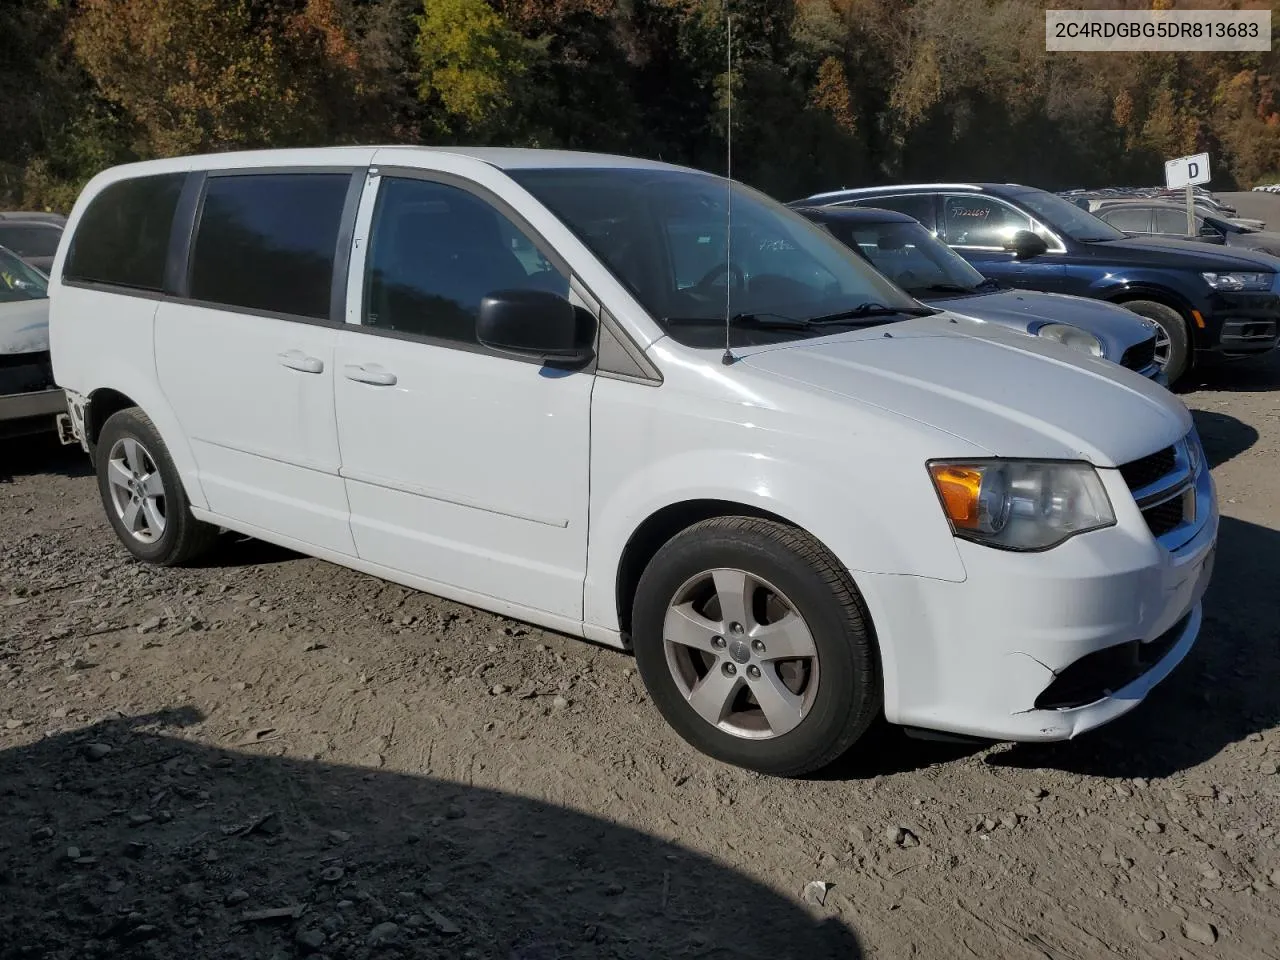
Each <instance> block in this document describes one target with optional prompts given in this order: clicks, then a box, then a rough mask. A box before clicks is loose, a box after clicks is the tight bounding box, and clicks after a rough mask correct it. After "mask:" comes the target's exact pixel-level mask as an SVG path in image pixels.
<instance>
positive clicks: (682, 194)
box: [510, 167, 920, 348]
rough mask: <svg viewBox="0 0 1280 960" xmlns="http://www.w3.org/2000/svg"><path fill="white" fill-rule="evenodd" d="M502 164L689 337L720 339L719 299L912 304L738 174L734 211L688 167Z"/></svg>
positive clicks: (762, 310) (762, 338)
mask: <svg viewBox="0 0 1280 960" xmlns="http://www.w3.org/2000/svg"><path fill="white" fill-rule="evenodd" d="M510 175H511V176H512V177H513V178H514V179H516V180H517V181H519V182H520V184H521V185H522V186H523V187H525V188H526V189H527V190H529V191H530V192H531V193H532V194H533V195H534V196H536V197H537V198H538V199H539V200H540V201H541V202H542V203H544V204H545V205H546V206H547V207H548V208H549V209H550V210H551V211H552V213H554V214H555V215H556V216H557V217H559V218H560V220H562V221H563V222H564V223H565V225H566V226H568V228H569V229H570V230H572V231H573V232H574V233H575V234H576V235H577V236H578V237H579V238H580V239H581V240H582V242H583V243H584V244H586V246H587V247H588V248H590V250H591V251H592V253H594V254H595V255H596V256H597V257H598V258H599V259H600V261H601V263H603V264H604V265H605V266H606V267H607V268H608V269H609V270H610V271H611V272H612V273H613V275H614V276H615V277H617V278H618V280H619V282H620V283H622V284H623V285H624V286H626V287H627V288H628V289H629V290H631V292H632V293H633V294H634V295H635V297H636V299H637V300H638V301H639V303H640V304H641V306H643V307H644V308H645V310H646V311H648V313H649V314H650V315H651V316H652V317H653V318H654V319H655V320H656V321H657V322H658V323H659V324H661V325H662V327H663V328H664V329H665V330H667V332H668V333H670V334H671V336H672V337H673V338H675V339H677V340H679V341H680V342H682V343H686V344H689V345H691V346H697V347H708V348H710V347H715V346H716V345H723V344H724V320H725V313H726V307H727V308H728V312H729V314H730V315H737V314H749V315H756V316H763V315H765V314H772V315H775V316H777V315H781V316H783V317H784V318H797V319H806V320H807V319H814V318H818V317H826V316H830V315H832V314H839V313H841V312H844V311H848V310H851V309H854V308H857V307H859V306H861V305H863V304H866V303H875V304H881V305H884V306H887V307H890V308H901V309H907V310H918V309H919V307H920V305H919V304H918V303H916V302H915V301H913V300H911V299H910V298H908V297H906V296H905V295H904V294H903V292H902V291H901V290H899V289H898V288H897V287H895V286H894V285H893V284H891V283H889V282H888V281H886V279H885V278H884V277H882V276H881V275H880V274H879V273H877V272H876V271H875V270H874V269H873V268H872V267H871V266H870V265H869V264H868V263H867V262H866V261H865V260H863V259H862V258H861V257H859V256H858V255H857V254H856V253H854V252H853V251H852V250H850V249H849V248H848V247H846V246H845V245H844V244H842V243H840V242H839V241H838V240H836V238H835V237H833V236H832V235H831V234H830V233H828V232H827V231H826V230H824V229H822V228H821V227H818V226H817V225H815V224H813V223H810V222H809V221H808V220H806V219H805V218H804V217H803V216H801V215H800V214H798V213H796V212H795V211H794V210H792V209H790V208H789V207H786V206H783V205H782V204H780V203H778V202H777V201H776V200H772V199H770V198H769V197H767V196H765V195H764V194H762V193H760V192H758V191H756V190H752V189H751V188H749V187H745V186H743V185H742V184H736V183H735V184H733V186H732V188H731V189H732V191H733V203H732V211H730V210H729V209H728V208H729V203H728V199H729V189H730V188H728V187H727V185H726V183H725V181H724V179H722V178H720V177H714V176H711V175H709V174H703V173H697V172H694V171H686V170H667V169H650V168H646V167H639V168H600V169H569V168H564V169H547V170H513V171H510ZM730 212H731V213H732V224H733V232H732V235H729V231H728V223H729V219H730ZM726 284H727V285H728V289H726ZM726 301H728V302H727V303H726ZM881 320H883V318H881ZM819 332H821V328H818V327H814V328H807V329H806V328H800V329H798V330H797V329H787V330H782V331H777V330H760V329H748V328H747V327H744V326H740V325H735V326H734V327H733V328H732V337H733V342H735V343H738V344H747V343H765V342H776V341H778V340H781V339H794V338H795V337H797V336H815V335H818V333H819Z"/></svg>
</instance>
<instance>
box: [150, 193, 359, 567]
mask: <svg viewBox="0 0 1280 960" xmlns="http://www.w3.org/2000/svg"><path fill="white" fill-rule="evenodd" d="M351 179H352V174H351V173H331V172H324V173H308V172H296V173H262V174H257V173H245V172H240V171H235V172H233V173H227V174H217V175H210V176H209V177H208V179H207V181H206V184H205V189H204V196H203V201H202V206H201V208H200V214H199V219H198V228H197V231H196V235H195V240H194V243H193V245H192V252H191V263H190V270H189V275H190V279H189V281H188V282H189V285H190V291H189V293H190V296H189V297H188V298H184V300H181V301H178V300H175V301H162V302H161V303H160V306H159V309H158V310H157V312H156V320H155V357H156V369H157V371H158V373H159V377H160V385H161V388H162V389H163V390H164V392H165V396H166V397H167V398H168V400H169V403H170V404H171V405H172V406H173V410H174V413H175V414H176V415H177V417H178V420H179V422H180V423H181V424H182V429H183V433H184V434H186V436H187V438H188V439H189V440H190V443H191V450H192V455H193V456H194V458H195V461H196V467H197V470H198V471H199V478H200V486H201V488H202V489H203V491H204V495H205V497H206V499H207V500H208V502H209V509H210V510H212V511H213V512H214V513H217V514H219V515H221V516H223V517H227V518H229V519H233V520H237V521H240V522H241V523H243V524H249V525H251V526H253V527H257V528H260V529H262V530H265V531H269V532H271V533H275V534H280V535H283V536H285V537H289V538H291V539H294V540H298V541H301V542H302V543H304V544H310V545H312V546H316V547H321V548H324V549H326V550H332V551H335V552H338V553H343V554H347V555H350V556H354V554H355V544H354V543H353V542H352V539H351V531H350V527H349V525H348V523H347V501H346V490H345V489H344V487H343V483H342V478H341V477H340V476H339V475H338V466H339V463H340V457H339V450H338V426H337V418H336V416H335V415H334V409H333V370H334V364H333V359H334V346H335V344H336V342H337V337H338V330H337V328H338V327H339V326H341V312H340V310H341V300H342V297H341V295H340V294H339V295H335V293H334V289H333V288H334V283H333V276H334V269H335V261H336V260H338V259H339V258H338V256H337V254H338V250H339V234H340V229H339V226H340V223H341V222H342V218H343V210H344V206H345V204H346V199H347V194H348V191H349V188H350V185H351ZM339 286H340V287H341V286H342V285H339ZM335 312H336V313H337V316H336V317H335V316H334V314H335Z"/></svg>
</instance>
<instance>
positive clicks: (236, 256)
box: [50, 147, 1218, 775]
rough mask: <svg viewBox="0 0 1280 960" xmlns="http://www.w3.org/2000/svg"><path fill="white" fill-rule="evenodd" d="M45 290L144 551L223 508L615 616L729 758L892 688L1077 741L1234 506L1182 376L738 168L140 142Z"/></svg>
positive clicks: (619, 630)
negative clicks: (965, 312) (1139, 360)
mask: <svg viewBox="0 0 1280 960" xmlns="http://www.w3.org/2000/svg"><path fill="white" fill-rule="evenodd" d="M729 223H731V224H732V227H731V229H728V228H727V224H729ZM50 295H51V323H50V325H51V349H52V359H53V368H54V375H55V377H56V379H57V382H58V384H59V385H60V386H61V387H63V388H64V389H65V390H66V393H67V398H68V407H69V410H68V414H67V415H68V417H69V418H70V421H71V424H70V427H71V431H72V432H73V433H74V435H75V436H76V437H78V438H79V440H80V442H81V443H82V444H83V445H84V447H85V449H86V450H87V451H88V452H89V454H90V455H91V456H92V458H93V461H94V464H95V466H96V469H97V476H98V485H99V489H100V491H101V495H102V500H103V503H104V505H105V508H106V513H107V517H108V519H109V520H110V522H111V524H112V526H113V527H114V528H115V530H116V532H117V533H118V535H119V537H120V539H121V541H123V543H124V544H125V545H126V547H127V548H128V549H129V550H130V551H131V552H132V553H133V555H134V556H136V557H138V558H140V559H141V560H144V561H148V562H151V563H158V564H176V563H182V562H186V561H190V560H192V559H194V558H195V557H196V556H197V555H198V554H199V553H200V552H201V551H202V550H203V549H205V548H206V547H208V546H209V545H210V544H211V542H212V541H213V540H214V538H215V536H216V535H217V533H218V531H219V529H220V528H225V529H229V530H234V531H239V532H241V533H244V534H248V535H251V536H254V537H259V538H261V539H263V540H266V541H271V542H273V543H277V544H282V545H284V546H287V547H291V548H293V549H295V550H298V551H301V552H303V553H306V554H310V555H313V556H316V557H321V558H324V559H326V560H330V561H332V562H334V563H339V564H343V565H345V566H348V567H352V568H354V569H356V570H361V571H364V572H366V573H369V574H373V575H375V576H379V577H384V578H386V579H388V580H393V581H396V582H398V583H401V584H405V585H407V586H411V587H416V588H419V589H422V590H425V591H429V592H431V593H433V594H438V595H440V596H443V597H448V598H450V599H453V600H457V601H461V602H464V603H469V604H473V605H475V606H477V607H482V608H484V609H487V610H491V611H495V612H497V613H500V614H503V615H506V616H510V617H514V618H518V619H520V620H524V621H528V622H530V623H534V624H540V625H542V626H544V627H548V628H551V629H554V630H559V631H564V632H565V633H569V634H573V635H576V636H580V637H584V638H586V639H588V640H592V641H596V642H599V643H604V644H609V645H612V646H617V647H621V648H629V649H633V650H634V653H635V657H636V661H637V664H638V667H639V669H640V672H641V675H642V677H643V679H644V682H645V685H646V686H647V688H648V690H649V692H650V694H651V695H652V699H653V701H654V704H655V705H656V706H657V708H658V710H659V711H660V712H661V713H662V714H663V716H664V717H665V718H666V719H667V720H668V721H669V722H670V724H671V725H672V726H673V727H674V728H675V729H676V730H677V731H678V732H679V734H680V735H681V736H682V737H684V738H685V739H686V740H687V741H689V742H690V743H691V744H693V745H694V746H696V747H697V748H699V749H701V750H702V751H704V752H706V753H708V754H710V755H712V756H714V757H717V758H720V759H721V760H724V761H727V762H730V763H733V764H738V765H741V766H744V767H749V768H752V769H755V770H759V771H764V772H767V773H771V774H778V775H799V774H803V773H806V772H809V771H813V770H815V769H817V768H819V767H821V766H823V765H825V764H827V763H828V762H830V761H831V760H833V759H834V758H835V757H837V756H838V755H840V754H841V753H843V752H844V751H845V750H847V749H848V748H849V747H850V746H851V745H852V744H853V743H854V742H855V741H856V740H857V739H858V738H859V736H860V735H861V734H862V733H863V732H864V731H865V730H866V729H867V727H868V725H869V724H871V722H872V721H873V720H874V719H875V718H876V717H877V716H878V715H881V714H883V715H884V716H885V717H886V718H887V719H888V720H889V721H890V722H892V723H895V724H900V725H903V726H906V727H908V728H914V729H916V730H929V731H939V732H944V733H950V734H960V735H968V736H975V737H982V738H994V739H1008V740H1060V739H1065V738H1069V737H1073V736H1075V735H1077V734H1079V733H1082V732H1083V731H1086V730H1089V729H1091V728H1094V727H1097V726H1098V725H1100V724H1102V723H1105V722H1107V721H1109V720H1111V719H1113V718H1115V717H1117V716H1119V715H1121V714H1123V713H1125V712H1126V711H1127V710H1130V709H1131V708H1133V707H1134V706H1136V705H1137V704H1138V703H1139V702H1140V701H1141V700H1142V699H1143V698H1144V697H1145V696H1146V695H1147V693H1148V692H1149V691H1150V690H1151V689H1152V687H1153V686H1154V685H1155V684H1156V683H1158V682H1159V681H1160V680H1161V679H1163V678H1164V677H1165V676H1167V675H1168V674H1169V672H1170V671H1171V670H1173V669H1174V667H1175V666H1176V665H1177V664H1178V663H1179V662H1180V661H1181V660H1182V659H1183V658H1184V657H1185V656H1186V654H1187V652H1188V650H1189V649H1190V648H1191V646H1192V644H1193V643H1194V642H1195V639H1196V636H1197V634H1198V632H1199V630H1200V623H1201V597H1202V595H1203V593H1204V591H1205V587H1206V584H1207V582H1208V579H1209V576H1210V572H1211V569H1212V566H1213V555H1214V544H1215V540H1216V537H1217V531H1218V511H1217V505H1216V500H1215V493H1214V487H1213V482H1212V480H1211V479H1210V475H1209V469H1208V464H1206V462H1205V457H1204V454H1203V452H1202V449H1201V445H1200V442H1199V439H1198V438H1197V435H1196V433H1195V430H1194V429H1193V426H1192V421H1191V417H1190V415H1189V413H1188V411H1187V409H1186V407H1185V406H1184V405H1183V404H1182V403H1181V402H1180V401H1179V400H1178V399H1176V398H1175V397H1174V396H1172V395H1171V394H1169V393H1168V392H1167V391H1165V390H1163V389H1161V388H1160V387H1158V386H1156V385H1154V384H1151V383H1149V382H1148V381H1147V380H1145V379H1143V378H1142V377H1141V376H1139V375H1138V374H1136V373H1133V372H1131V371H1128V370H1125V369H1123V368H1121V367H1119V366H1117V365H1115V364H1112V363H1108V362H1106V361H1103V360H1097V359H1093V358H1091V357H1088V356H1085V355H1083V354H1081V353H1079V352H1078V351H1075V350H1071V349H1069V348H1067V347H1065V346H1061V345H1059V344H1055V343H1042V342H1039V341H1036V340H1032V339H1031V338H1028V337H1025V336H1018V335H1016V334H1012V333H1002V332H1000V331H998V330H993V329H991V327H990V326H989V325H982V324H977V323H973V322H972V321H968V320H965V319H964V318H961V317H957V316H955V315H952V314H949V313H947V312H944V311H941V310H937V309H933V308H929V307H926V306H923V305H922V304H920V303H919V302H917V301H915V300H912V299H910V298H908V297H907V296H906V295H905V294H904V293H902V291H900V290H899V289H898V288H897V287H895V286H894V285H892V284H891V283H889V282H888V281H887V280H886V279H885V278H884V277H883V276H881V275H880V274H878V273H877V272H875V270H874V268H873V267H872V266H871V265H870V264H868V263H867V262H866V261H865V260H863V259H862V258H861V257H859V256H858V255H857V254H855V253H853V252H852V251H850V250H848V249H847V248H845V247H844V246H843V245H841V244H840V243H839V241H837V240H836V239H835V238H833V237H831V236H830V235H829V234H827V233H825V232H824V231H822V230H821V229H820V228H818V227H817V226H815V225H813V224H811V223H810V222H809V221H807V220H805V219H804V218H803V217H801V216H800V215H799V214H797V213H795V212H793V211H791V210H789V209H787V208H786V207H785V206H783V205H782V204H780V203H777V202H775V201H773V200H771V199H769V198H767V197H765V196H763V195H762V194H760V193H758V192H756V191H754V190H752V189H750V188H747V187H745V186H743V185H741V184H737V183H734V184H732V185H731V184H730V182H729V181H727V180H725V179H724V178H721V177H717V176H713V175H710V174H707V173H702V172H699V171H695V170H689V169H685V168H681V167H676V166H671V165H667V164H662V163H654V162H649V161H643V160H636V159H629V158H623V157H612V156H600V155H592V154H582V153H572V152H551V151H539V150H507V149H464V148H447V149H445V148H440V149H433V148H422V147H363V148H356V147H341V148H328V149H303V150H283V151H264V152H242V153H225V154H218V155H212V156H199V157H182V158H176V159H168V160H159V161H153V162H147V163H140V164H133V165H128V166H122V167H117V168H114V169H111V170H108V171H106V172H104V173H102V174H100V175H99V176H97V177H95V178H94V179H93V180H92V181H91V182H90V183H89V185H88V186H87V187H86V188H85V190H84V192H83V194H82V195H81V196H80V198H79V200H78V201H77V203H76V205H75V208H74V210H73V211H72V213H71V216H70V218H69V221H68V224H67V228H66V233H65V237H64V240H63V241H62V244H61V246H60V248H59V250H58V254H57V258H56V260H55V262H54V265H53V277H52V282H51V287H50ZM726 317H730V318H731V321H730V322H729V323H726Z"/></svg>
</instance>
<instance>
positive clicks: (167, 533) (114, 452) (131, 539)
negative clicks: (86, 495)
mask: <svg viewBox="0 0 1280 960" xmlns="http://www.w3.org/2000/svg"><path fill="white" fill-rule="evenodd" d="M94 461H95V462H94V466H95V468H96V470H97V474H98V492H99V494H100V495H101V496H102V505H103V507H104V508H105V509H106V511H107V520H108V521H110V523H111V526H112V529H114V530H115V532H116V536H117V537H119V538H120V542H121V543H123V544H124V545H125V547H126V548H127V549H128V550H129V552H130V553H132V554H133V555H134V556H135V557H137V558H138V559H139V560H144V561H146V562H147V563H154V564H158V565H160V566H176V565H178V564H182V563H186V562H188V561H190V560H193V559H195V558H196V557H197V556H199V555H200V554H201V553H204V552H205V551H206V550H208V548H209V547H210V546H212V545H213V542H214V540H215V539H216V538H217V536H218V528H217V527H215V526H212V525H210V524H207V523H204V522H202V521H200V520H197V519H196V518H195V517H194V516H192V515H191V507H190V503H189V501H188V500H187V495H186V491H185V490H184V489H183V487H182V480H181V478H180V477H179V476H178V470H177V468H176V467H175V466H174V465H173V460H172V458H171V457H170V456H169V450H168V448H167V447H166V446H165V445H164V441H163V440H161V439H160V434H159V432H158V431H157V430H156V428H155V424H153V423H152V422H151V418H150V417H148V416H147V415H146V414H145V413H143V412H142V411H141V410H140V409H138V408H137V407H130V408H128V409H126V410H121V411H119V412H117V413H113V414H112V415H111V416H110V417H109V418H108V419H107V422H106V423H104V424H103V425H102V431H101V433H99V435H98V440H97V443H96V444H95V445H94Z"/></svg>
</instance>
